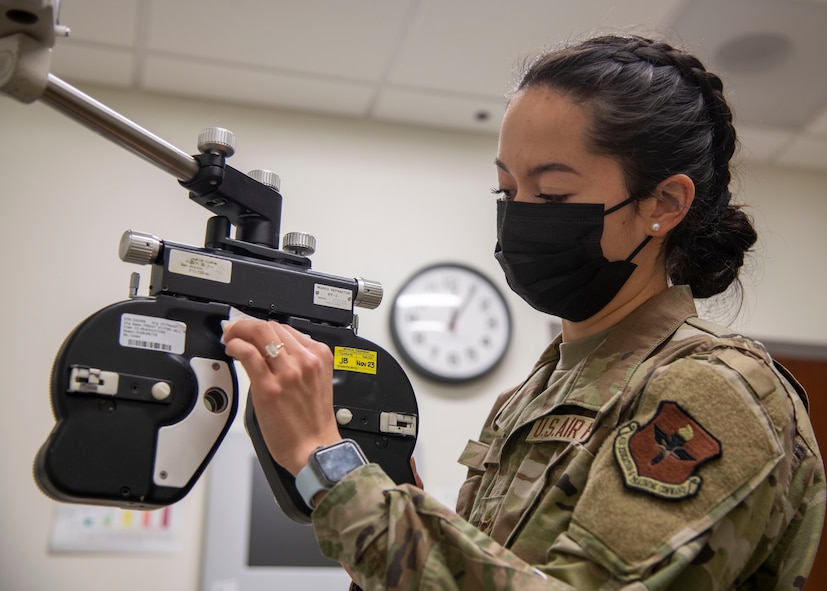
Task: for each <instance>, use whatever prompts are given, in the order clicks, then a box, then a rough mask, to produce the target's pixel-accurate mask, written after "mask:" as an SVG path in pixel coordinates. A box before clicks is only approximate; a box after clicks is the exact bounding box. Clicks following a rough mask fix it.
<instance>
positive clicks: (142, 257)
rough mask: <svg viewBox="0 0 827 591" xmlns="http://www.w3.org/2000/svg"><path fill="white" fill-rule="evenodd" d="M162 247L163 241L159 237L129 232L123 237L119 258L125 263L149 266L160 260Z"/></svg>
mask: <svg viewBox="0 0 827 591" xmlns="http://www.w3.org/2000/svg"><path fill="white" fill-rule="evenodd" d="M162 245H163V241H162V240H161V239H160V238H158V237H157V236H153V235H152V234H146V233H144V232H133V231H132V230H127V231H126V232H124V233H123V235H122V236H121V243H120V244H119V245H118V256H119V257H120V258H121V260H122V261H123V262H125V263H134V264H136V265H149V264H151V263H154V262H155V261H156V260H158V255H159V254H160V252H161V246H162Z"/></svg>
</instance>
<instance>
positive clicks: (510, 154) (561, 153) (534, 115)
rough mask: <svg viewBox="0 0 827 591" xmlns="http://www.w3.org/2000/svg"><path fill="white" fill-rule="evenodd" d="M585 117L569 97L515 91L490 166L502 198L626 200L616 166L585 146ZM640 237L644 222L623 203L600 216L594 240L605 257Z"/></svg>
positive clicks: (619, 253) (616, 256) (614, 256)
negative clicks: (599, 231)
mask: <svg viewBox="0 0 827 591" xmlns="http://www.w3.org/2000/svg"><path fill="white" fill-rule="evenodd" d="M588 117H589V115H588V112H587V111H586V110H584V109H583V108H581V107H580V106H579V105H578V104H576V103H575V102H573V101H572V100H571V99H570V98H568V97H566V96H565V95H561V94H558V93H556V92H553V91H551V90H549V89H546V88H542V87H533V88H528V89H525V90H522V91H520V92H519V93H517V94H516V95H515V96H514V97H513V98H512V100H511V102H510V104H509V106H508V109H507V110H506V113H505V117H504V119H503V123H502V128H501V130H500V142H499V148H498V155H497V160H496V164H497V176H498V182H499V187H498V188H499V190H500V191H501V192H502V195H503V197H504V198H506V199H513V200H514V201H523V202H533V203H544V202H549V201H551V202H561V203H562V202H565V203H602V204H604V206H605V209H609V208H610V207H612V206H614V205H617V204H618V203H620V202H621V201H624V200H625V199H627V198H628V196H629V195H628V191H627V189H626V184H625V182H624V177H623V171H622V170H621V168H620V165H619V164H618V163H617V162H616V161H615V160H613V159H612V158H609V157H607V156H603V155H598V154H595V153H593V152H590V151H589V150H588V148H587V147H586V143H585V138H586V130H587V128H588ZM645 236H646V227H645V222H643V220H642V218H640V216H638V215H637V211H636V208H635V207H634V206H633V205H629V206H628V207H622V208H620V209H619V210H617V211H616V212H613V213H611V214H609V215H607V216H606V218H605V219H604V230H603V237H602V239H601V243H600V244H601V247H602V249H603V254H604V256H605V257H606V258H607V259H608V260H610V261H615V260H622V259H625V258H627V257H628V256H629V255H630V254H631V253H632V251H633V250H634V249H635V248H636V247H637V246H638V245H639V244H640V243H641V241H642V240H643V239H644V238H645Z"/></svg>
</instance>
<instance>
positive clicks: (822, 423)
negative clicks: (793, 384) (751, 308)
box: [764, 342, 827, 591]
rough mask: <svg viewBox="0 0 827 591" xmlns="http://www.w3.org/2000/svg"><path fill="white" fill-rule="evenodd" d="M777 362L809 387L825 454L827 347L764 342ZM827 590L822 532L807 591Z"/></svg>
mask: <svg viewBox="0 0 827 591" xmlns="http://www.w3.org/2000/svg"><path fill="white" fill-rule="evenodd" d="M764 345H765V346H766V347H767V349H768V350H769V352H770V353H771V354H772V356H773V357H774V358H775V360H776V361H778V362H779V363H781V365H783V366H784V367H786V368H787V369H788V370H790V372H791V373H792V374H793V375H794V376H795V377H796V379H797V380H798V381H799V382H800V383H801V385H802V386H804V389H805V390H807V398H808V399H809V401H810V422H811V423H812V424H813V430H814V431H815V435H816V439H817V440H818V445H819V448H820V449H821V453H822V456H824V454H825V453H826V452H827V346H813V345H791V344H785V343H767V342H764ZM821 589H827V542H825V536H824V534H822V537H821V544H820V545H819V548H818V554H817V555H816V559H815V563H814V564H813V569H812V571H810V576H809V577H808V578H807V585H806V586H805V587H804V590H805V591H817V590H821Z"/></svg>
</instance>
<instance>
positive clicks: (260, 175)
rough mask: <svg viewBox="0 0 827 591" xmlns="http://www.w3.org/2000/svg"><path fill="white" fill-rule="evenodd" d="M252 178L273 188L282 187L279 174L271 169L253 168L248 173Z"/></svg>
mask: <svg viewBox="0 0 827 591" xmlns="http://www.w3.org/2000/svg"><path fill="white" fill-rule="evenodd" d="M247 176H248V177H250V178H251V179H254V180H257V181H258V182H260V183H261V184H262V185H266V186H267V187H270V188H271V189H275V190H276V191H278V190H279V189H280V188H281V179H280V178H279V175H277V174H276V173H275V172H273V171H270V170H251V171H250V172H248V173H247Z"/></svg>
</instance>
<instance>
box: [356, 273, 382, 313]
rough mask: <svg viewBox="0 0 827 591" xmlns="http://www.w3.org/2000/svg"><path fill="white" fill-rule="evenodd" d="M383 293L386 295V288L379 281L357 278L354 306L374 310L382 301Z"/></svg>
mask: <svg viewBox="0 0 827 591" xmlns="http://www.w3.org/2000/svg"><path fill="white" fill-rule="evenodd" d="M383 295H385V289H384V288H383V287H382V284H381V283H379V282H378V281H371V280H370V279H362V278H361V277H357V278H356V297H355V298H354V299H353V305H354V306H359V307H360V308H367V309H368V310H373V309H374V308H376V307H378V306H379V304H381V303H382V296H383Z"/></svg>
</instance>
